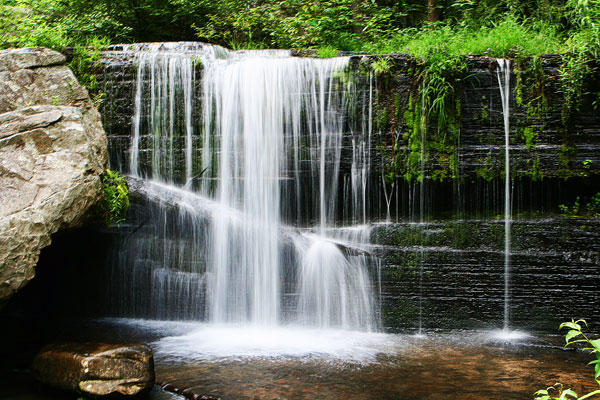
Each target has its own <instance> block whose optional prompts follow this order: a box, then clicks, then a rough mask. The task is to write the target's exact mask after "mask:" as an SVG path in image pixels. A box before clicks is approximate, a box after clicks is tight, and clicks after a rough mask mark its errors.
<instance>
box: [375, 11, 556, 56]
mask: <svg viewBox="0 0 600 400" xmlns="http://www.w3.org/2000/svg"><path fill="white" fill-rule="evenodd" d="M538 28H539V29H538ZM563 43H564V41H563V40H562V39H561V38H560V37H559V35H558V34H557V33H556V32H555V31H554V30H553V29H551V28H549V27H536V26H532V27H528V26H525V25H524V24H521V23H519V22H517V21H515V20H514V19H511V18H508V19H506V20H504V21H502V22H500V23H498V24H496V25H495V26H493V27H481V28H479V29H472V28H465V27H457V28H451V27H449V26H447V25H446V26H437V27H435V26H434V27H431V28H429V29H422V30H418V29H404V30H402V31H399V32H397V33H396V34H394V35H393V36H391V37H389V38H387V39H383V40H381V41H379V42H377V43H375V44H371V45H367V46H366V47H367V48H366V49H365V50H366V51H368V52H372V53H376V54H390V53H403V54H410V55H412V56H414V57H416V58H418V59H421V60H423V61H425V62H428V61H429V60H430V59H431V58H432V57H433V56H435V54H436V53H434V52H433V51H432V50H433V49H439V48H440V47H441V48H442V50H443V53H444V55H446V56H451V57H452V56H454V57H455V56H461V55H467V54H481V55H487V56H490V57H500V58H504V57H514V56H517V55H518V56H523V57H525V56H532V55H539V54H552V53H559V52H561V51H563V50H564V44H563ZM438 54H439V53H438Z"/></svg>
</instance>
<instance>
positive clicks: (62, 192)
mask: <svg viewBox="0 0 600 400" xmlns="http://www.w3.org/2000/svg"><path fill="white" fill-rule="evenodd" d="M64 63H65V57H64V56H63V55H62V54H60V53H57V52H55V51H51V50H48V49H44V48H27V49H9V50H3V51H0V304H1V303H2V302H3V301H5V300H6V299H8V298H9V297H10V296H12V295H13V294H14V293H15V292H16V291H17V290H19V289H20V288H22V287H23V286H24V285H26V284H27V282H29V281H30V280H31V279H32V278H33V276H34V274H35V265H36V263H37V260H38V257H39V253H40V251H41V249H42V248H43V247H45V246H48V245H49V244H50V241H51V235H52V234H54V233H55V232H57V231H58V230H59V229H64V228H71V227H76V226H78V225H80V224H81V223H82V222H83V221H84V218H85V216H86V214H87V211H88V209H89V208H90V207H91V206H92V205H94V204H95V203H96V202H97V201H98V199H99V197H100V196H101V188H102V185H101V179H100V176H101V174H102V173H103V172H104V170H105V167H106V163H107V149H106V136H105V135H104V131H103V129H102V124H101V120H100V114H99V113H98V111H97V110H96V108H95V107H94V106H93V104H92V102H91V100H90V98H89V96H88V93H87V90H86V89H85V88H83V87H81V86H80V85H79V83H78V82H77V79H76V78H75V76H74V75H73V72H71V70H70V69H69V68H68V67H66V66H65V65H64Z"/></svg>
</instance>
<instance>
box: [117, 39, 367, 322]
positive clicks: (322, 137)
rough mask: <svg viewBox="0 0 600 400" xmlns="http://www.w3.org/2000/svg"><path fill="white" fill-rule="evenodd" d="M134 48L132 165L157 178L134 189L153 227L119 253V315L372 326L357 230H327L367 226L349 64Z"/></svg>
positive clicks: (191, 48)
mask: <svg viewBox="0 0 600 400" xmlns="http://www.w3.org/2000/svg"><path fill="white" fill-rule="evenodd" d="M135 50H136V52H137V53H136V59H137V65H138V73H137V81H136V96H135V110H136V113H135V115H134V118H133V138H132V147H131V158H130V170H131V173H132V174H133V175H134V176H138V177H141V178H142V179H150V178H151V179H152V180H154V181H159V182H162V183H152V184H150V183H146V184H144V187H145V189H144V190H145V194H146V197H148V198H150V199H151V202H152V203H153V205H152V206H151V209H152V210H153V212H154V213H155V215H154V216H153V217H152V219H153V222H154V227H152V228H150V227H143V228H142V229H140V230H139V231H138V232H136V233H135V234H134V235H132V237H130V238H128V239H127V240H126V241H125V242H124V243H123V245H122V246H121V247H120V248H119V249H118V253H119V256H118V261H117V262H115V265H114V268H113V269H114V270H115V274H117V275H115V276H118V281H119V284H120V286H121V287H120V288H119V289H118V290H120V291H121V292H126V294H120V295H119V297H120V298H121V299H123V301H122V302H121V303H120V304H119V305H118V306H117V307H116V311H117V313H118V314H120V315H122V316H130V317H146V318H159V319H203V320H207V321H210V322H212V323H215V324H242V325H244V326H249V325H251V326H254V327H278V326H282V325H289V324H294V325H301V326H303V327H310V328H319V329H323V328H341V329H349V330H358V331H374V330H376V329H377V326H378V312H377V305H378V301H377V298H376V296H374V292H375V289H374V288H376V286H377V280H378V273H377V262H375V261H374V260H373V258H372V257H371V256H369V255H368V254H366V253H365V251H364V247H365V245H366V243H367V241H368V229H362V228H361V229H356V228H353V229H350V230H348V228H338V227H336V226H337V225H338V224H340V223H344V222H345V221H348V222H350V223H356V222H362V223H364V222H366V218H367V216H366V209H367V201H368V200H367V197H368V196H367V189H368V185H369V182H368V175H369V163H370V161H369V160H370V155H369V152H370V146H371V131H372V128H371V122H370V121H371V118H370V114H371V108H370V107H371V106H370V104H371V102H370V100H371V96H372V94H371V88H370V89H369V91H365V92H359V91H358V90H357V89H356V85H355V82H354V81H353V79H354V77H353V76H352V72H350V70H349V68H348V66H349V59H348V58H334V59H323V60H321V59H310V58H295V57H291V56H290V54H289V52H288V51H240V52H228V51H226V50H224V49H221V48H216V47H212V46H205V45H200V44H194V45H192V44H189V45H181V44H179V45H166V44H161V45H150V46H148V45H146V46H141V47H138V48H136V49H135ZM200 64H201V67H200ZM200 71H201V72H200ZM200 74H201V75H202V76H201V77H200ZM370 79H372V78H370ZM200 85H201V86H200ZM371 87H372V83H371ZM199 93H201V96H198V94H199ZM361 98H362V99H363V100H362V104H364V106H363V107H362V112H358V113H357V112H353V113H351V112H350V110H351V108H352V107H355V106H356V102H357V99H361ZM367 99H368V100H367ZM200 108H201V110H202V111H201V113H200V112H199V109H200ZM199 120H201V123H199ZM344 154H345V155H350V158H351V160H352V164H351V165H346V164H345V163H344V162H343V160H344V159H345V158H346V157H345V156H344ZM346 177H347V178H346ZM178 186H179V187H178ZM168 199H171V201H168ZM340 204H344V206H343V207H341V206H340ZM348 232H352V233H351V234H349V233H348ZM357 232H360V233H357ZM364 232H367V234H366V235H365V234H364ZM132 265H133V268H132ZM371 267H372V268H371ZM194 286H196V287H195V290H194ZM185 296H189V298H188V300H187V301H186V298H185ZM131 304H134V306H131Z"/></svg>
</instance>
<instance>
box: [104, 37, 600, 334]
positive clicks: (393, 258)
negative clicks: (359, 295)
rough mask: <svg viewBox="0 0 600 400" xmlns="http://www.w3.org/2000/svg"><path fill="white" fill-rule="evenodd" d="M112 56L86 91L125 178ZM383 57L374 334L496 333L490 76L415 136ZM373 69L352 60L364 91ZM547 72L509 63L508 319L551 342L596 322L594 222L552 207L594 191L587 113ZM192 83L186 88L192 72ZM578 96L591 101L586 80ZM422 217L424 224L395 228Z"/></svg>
mask: <svg viewBox="0 0 600 400" xmlns="http://www.w3.org/2000/svg"><path fill="white" fill-rule="evenodd" d="M120 50H121V49H119V48H113V51H109V52H106V53H104V56H103V59H102V63H103V73H102V74H100V75H99V81H100V83H101V85H103V87H104V89H103V90H104V92H105V100H104V103H103V106H102V108H101V112H102V115H103V118H104V126H105V129H106V131H107V133H108V135H109V148H110V159H111V165H112V167H113V168H118V169H120V170H122V171H124V172H127V171H128V162H129V147H130V138H131V132H132V116H133V114H134V94H135V86H136V65H135V60H134V57H133V53H131V52H124V51H120ZM385 57H386V58H387V59H389V60H390V63H389V69H388V70H386V71H384V72H383V73H380V74H379V75H378V76H377V77H376V79H375V81H374V84H373V85H374V88H375V91H374V92H373V100H374V101H373V109H372V115H373V123H374V127H375V129H374V135H375V136H374V144H373V148H372V157H371V158H372V160H373V164H372V168H371V176H370V182H371V183H370V193H369V196H370V198H369V204H370V206H369V214H370V220H372V221H377V220H382V219H384V218H386V217H388V216H389V218H390V220H391V221H393V222H395V223H394V224H390V225H385V226H379V227H376V228H375V229H374V232H373V237H372V241H373V242H374V243H375V244H378V245H380V247H379V250H378V251H379V253H380V255H381V257H382V259H383V260H384V261H385V262H384V265H383V270H382V317H383V321H384V325H385V326H386V328H387V329H391V330H403V329H407V328H415V327H416V326H418V316H419V304H421V305H422V314H423V321H422V323H423V327H424V328H426V329H435V328H440V329H451V328H464V327H474V328H484V327H499V326H502V319H503V308H504V306H503V302H504V251H503V235H504V226H503V224H502V223H501V222H499V221H498V219H497V218H498V217H499V216H500V215H502V214H503V212H504V175H505V173H504V168H505V165H504V125H503V114H502V107H501V100H500V91H499V85H498V80H497V75H496V74H497V72H496V71H497V68H498V64H497V62H496V60H495V59H491V58H487V57H480V56H477V57H470V58H469V59H468V65H469V68H468V70H467V71H466V72H465V73H464V74H462V75H461V76H460V79H458V80H457V83H456V85H455V87H454V95H453V102H452V104H451V105H450V106H447V108H446V120H445V122H444V123H443V124H440V123H439V120H438V118H436V117H431V118H428V119H427V120H426V125H427V130H425V131H423V130H422V129H421V127H420V125H421V121H422V114H421V112H422V109H421V107H420V106H419V101H420V100H419V99H420V91H421V90H423V87H422V85H421V82H422V73H421V72H422V68H421V67H420V66H419V65H418V64H417V63H416V62H415V60H413V59H410V58H408V57H406V56H400V55H398V56H385ZM378 59H380V57H377V56H354V57H352V59H351V65H352V67H353V68H354V69H355V71H357V75H356V76H357V77H358V78H357V79H358V81H357V83H358V84H359V85H362V90H363V91H364V90H367V89H368V86H366V85H369V84H370V82H371V81H370V79H369V74H370V73H371V71H372V64H373V62H375V61H377V60H378ZM560 62H561V60H560V57H559V56H542V57H540V58H538V59H534V60H515V61H513V62H512V73H511V95H510V108H511V113H510V125H511V129H510V154H511V162H510V168H511V180H512V185H511V192H512V210H513V218H514V220H515V221H514V223H513V226H512V230H511V232H512V234H513V250H514V253H513V254H512V256H511V270H512V276H511V290H510V292H511V320H512V321H513V326H516V327H523V328H527V329H532V330H536V329H543V330H549V331H554V330H555V328H556V326H557V324H558V323H559V322H561V321H562V320H565V319H569V318H571V317H576V318H577V317H585V318H588V319H591V320H596V321H600V314H599V313H598V310H597V307H595V305H597V304H598V302H599V301H600V293H599V292H598V287H599V286H600V267H599V265H600V245H599V244H598V243H599V241H598V239H599V238H598V232H599V229H600V226H599V225H598V221H597V220H596V219H593V218H592V219H585V218H578V219H572V218H565V217H562V218H556V214H557V213H558V212H559V211H560V209H559V205H561V204H563V205H565V206H569V208H570V211H569V212H571V211H573V207H572V206H573V205H575V201H576V199H577V198H578V197H579V203H580V205H581V207H580V210H579V211H577V212H571V214H578V213H581V210H582V209H584V208H585V207H584V206H583V205H584V204H585V203H586V202H588V201H591V198H592V196H593V195H594V194H596V193H597V192H600V179H599V178H600V175H599V174H600V111H599V110H597V109H596V108H595V105H594V95H593V93H592V94H589V95H585V96H583V101H582V103H581V104H580V105H579V107H578V110H577V109H574V108H572V107H568V106H567V105H566V104H565V100H564V95H563V92H562V90H563V89H562V87H561V82H560V78H559V68H560ZM196 74H197V79H196V82H197V83H199V82H200V81H201V74H202V71H201V68H198V69H197V70H196ZM589 86H590V87H592V88H594V87H595V88H597V89H598V90H597V91H600V85H599V84H598V82H590V85H589ZM196 90H198V95H197V102H198V103H197V104H196V105H195V109H196V111H197V112H200V111H199V110H200V101H201V91H200V89H199V86H198V88H197V89H196ZM364 98H365V97H362V99H363V100H359V101H364ZM358 106H359V108H360V107H361V106H362V104H359V105H358ZM200 119H201V116H200V115H198V118H197V119H196V122H195V124H196V125H195V127H194V131H195V132H197V133H199V132H201V131H200V124H201V120H200ZM440 126H441V128H440ZM143 140H144V139H143ZM146 140H148V139H146ZM194 140H195V141H197V142H200V136H199V135H196V138H195V139H194ZM148 146H149V145H148ZM180 147H181V148H183V144H180ZM422 154H424V156H425V160H424V162H423V164H422V165H423V167H424V168H423V170H421V159H420V157H421V155H422ZM142 157H143V156H142ZM148 162H149V157H148ZM342 168H343V169H342V170H344V168H347V166H346V167H344V166H343V167H342ZM421 193H422V196H421ZM386 197H387V201H386ZM421 201H423V204H420V203H421ZM388 203H389V206H388ZM421 210H422V211H423V215H422V216H421V215H420V213H421ZM598 212H600V210H598ZM548 216H551V217H552V218H550V219H540V217H548ZM421 219H422V220H423V221H425V223H424V224H414V223H413V224H408V225H407V224H406V222H408V221H412V222H414V221H419V220H421ZM428 221H429V222H428ZM421 269H422V271H423V274H422V279H421V273H420V271H421ZM421 282H422V284H421Z"/></svg>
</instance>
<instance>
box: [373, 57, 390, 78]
mask: <svg viewBox="0 0 600 400" xmlns="http://www.w3.org/2000/svg"><path fill="white" fill-rule="evenodd" d="M371 69H372V70H373V72H374V73H375V75H377V76H381V75H387V74H389V73H390V71H391V70H392V60H390V59H389V58H385V57H379V58H377V59H376V60H374V61H373V62H371Z"/></svg>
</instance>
